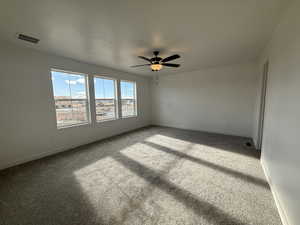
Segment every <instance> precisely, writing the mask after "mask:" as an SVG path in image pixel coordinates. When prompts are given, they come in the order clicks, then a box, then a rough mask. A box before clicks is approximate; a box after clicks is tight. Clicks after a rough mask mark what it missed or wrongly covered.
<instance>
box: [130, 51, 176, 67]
mask: <svg viewBox="0 0 300 225" xmlns="http://www.w3.org/2000/svg"><path fill="white" fill-rule="evenodd" d="M153 54H154V57H153V58H150V59H149V58H146V57H144V56H138V57H139V58H141V59H143V60H146V61H148V62H149V63H148V64H142V65H135V66H131V67H141V66H150V68H151V70H152V71H160V70H161V69H162V68H163V67H164V66H168V67H179V66H180V64H174V63H166V62H169V61H172V60H175V59H178V58H180V55H177V54H176V55H171V56H169V57H167V58H164V59H163V58H161V57H159V56H158V55H159V51H154V52H153Z"/></svg>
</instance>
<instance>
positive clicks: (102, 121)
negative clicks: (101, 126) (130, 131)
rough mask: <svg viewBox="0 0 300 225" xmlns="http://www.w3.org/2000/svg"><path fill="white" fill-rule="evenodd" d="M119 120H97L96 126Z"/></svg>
mask: <svg viewBox="0 0 300 225" xmlns="http://www.w3.org/2000/svg"><path fill="white" fill-rule="evenodd" d="M116 120H119V118H114V119H107V120H97V121H96V122H97V124H98V123H105V122H111V121H116Z"/></svg>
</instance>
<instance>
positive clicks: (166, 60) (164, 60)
mask: <svg viewBox="0 0 300 225" xmlns="http://www.w3.org/2000/svg"><path fill="white" fill-rule="evenodd" d="M178 58H180V55H177V54H176V55H171V56H169V57H167V58H164V59H163V60H161V61H162V62H169V61H171V60H174V59H178Z"/></svg>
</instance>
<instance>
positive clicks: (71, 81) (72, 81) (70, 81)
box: [65, 80, 77, 85]
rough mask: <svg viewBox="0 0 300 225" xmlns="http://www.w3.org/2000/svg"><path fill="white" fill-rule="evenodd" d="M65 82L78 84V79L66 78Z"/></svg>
mask: <svg viewBox="0 0 300 225" xmlns="http://www.w3.org/2000/svg"><path fill="white" fill-rule="evenodd" d="M65 82H66V83H67V84H74V85H75V84H77V81H76V80H65Z"/></svg>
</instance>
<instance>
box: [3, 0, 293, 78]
mask: <svg viewBox="0 0 300 225" xmlns="http://www.w3.org/2000/svg"><path fill="white" fill-rule="evenodd" d="M288 2H289V1H288V0H226V1H224V0H195V1H193V0H186V1H183V0H163V1H162V0H160V1H158V0H151V1H144V0H118V1H117V0H105V1H101V0H72V1H70V0H26V1H24V0H23V1H20V0H2V1H1V8H0V38H1V39H4V40H8V41H11V42H15V43H17V44H19V45H24V46H30V47H32V48H36V49H39V50H42V51H47V52H50V53H55V54H57V55H62V56H65V57H69V58H73V59H76V60H80V61H83V62H88V63H92V64H97V65H102V66H107V67H111V68H115V69H118V70H122V71H127V72H131V73H135V74H141V75H152V74H154V73H153V72H151V71H150V70H149V68H148V67H144V68H130V65H135V64H143V63H145V62H144V61H143V60H141V59H138V58H137V56H138V55H145V56H149V57H150V56H151V54H152V53H151V52H152V51H153V50H157V49H158V50H161V52H162V56H168V55H170V54H175V53H176V54H180V55H181V56H182V58H181V59H179V60H176V61H174V63H175V62H176V63H181V64H182V67H180V68H178V69H173V68H165V69H163V70H162V71H160V72H159V73H162V74H163V73H175V72H176V73H177V72H184V71H191V70H196V69H199V68H202V67H212V66H219V65H227V64H232V63H238V62H242V61H246V60H252V59H255V58H256V57H257V56H258V55H259V53H260V51H261V50H262V48H263V47H264V45H265V44H266V43H267V41H268V39H269V38H270V36H271V33H272V31H273V29H274V27H275V25H276V24H277V22H278V20H279V17H280V14H281V13H282V11H283V9H284V7H285V5H286V4H287V3H288ZM19 32H21V33H25V34H28V35H33V36H35V37H37V38H39V39H41V41H40V43H39V44H38V45H32V44H30V43H25V42H22V41H20V40H17V39H16V33H19ZM155 74H157V73H155Z"/></svg>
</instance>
